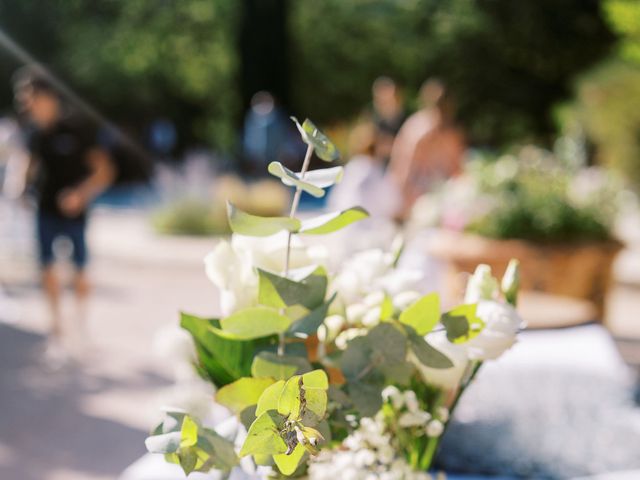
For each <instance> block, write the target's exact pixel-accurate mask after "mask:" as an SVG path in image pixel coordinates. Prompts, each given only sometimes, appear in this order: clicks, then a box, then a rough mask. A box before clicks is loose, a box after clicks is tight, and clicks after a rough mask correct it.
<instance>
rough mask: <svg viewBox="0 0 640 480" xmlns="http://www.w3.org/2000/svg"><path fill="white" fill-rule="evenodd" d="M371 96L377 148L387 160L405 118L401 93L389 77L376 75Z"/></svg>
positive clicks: (384, 159)
mask: <svg viewBox="0 0 640 480" xmlns="http://www.w3.org/2000/svg"><path fill="white" fill-rule="evenodd" d="M371 94H372V97H373V111H372V120H373V124H374V125H375V128H376V130H377V136H378V138H377V142H376V143H377V149H378V153H379V155H380V156H381V158H382V160H383V161H384V165H385V166H386V164H387V163H388V161H389V158H390V156H391V148H392V146H393V141H394V139H395V137H396V135H397V134H398V131H399V130H400V127H401V126H402V124H403V123H404V121H405V119H406V118H407V116H406V112H405V110H404V106H403V101H402V95H401V92H400V89H399V87H398V85H397V84H396V82H395V81H394V80H393V79H391V78H389V77H384V76H383V77H378V78H377V79H376V80H375V81H374V82H373V85H372V87H371Z"/></svg>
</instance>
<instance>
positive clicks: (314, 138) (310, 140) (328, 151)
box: [291, 117, 340, 162]
mask: <svg viewBox="0 0 640 480" xmlns="http://www.w3.org/2000/svg"><path fill="white" fill-rule="evenodd" d="M291 120H293V121H294V122H295V124H296V127H298V131H299V132H300V135H301V136H302V140H303V141H304V142H305V143H306V144H307V145H312V146H313V149H314V151H315V152H316V155H317V156H318V157H319V158H320V159H321V160H324V161H325V162H335V161H336V160H338V159H339V158H340V152H339V151H338V149H337V148H336V146H335V145H334V144H333V142H331V140H329V138H328V137H327V136H326V135H325V134H324V133H322V132H321V131H320V130H319V129H318V127H316V126H315V125H314V124H313V122H312V121H311V120H309V119H308V118H307V119H306V120H305V121H304V122H303V123H302V125H300V123H299V122H298V119H297V118H296V117H291Z"/></svg>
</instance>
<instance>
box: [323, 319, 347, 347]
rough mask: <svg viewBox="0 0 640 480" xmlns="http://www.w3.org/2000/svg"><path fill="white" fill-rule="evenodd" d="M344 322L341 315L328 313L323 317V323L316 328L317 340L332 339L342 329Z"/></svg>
mask: <svg viewBox="0 0 640 480" xmlns="http://www.w3.org/2000/svg"><path fill="white" fill-rule="evenodd" d="M346 323H347V322H346V320H345V318H344V317H343V316H342V315H329V316H328V317H326V318H325V319H324V323H323V324H322V325H321V326H320V328H319V329H318V340H320V341H321V342H331V341H333V339H334V338H336V337H337V336H338V334H339V333H340V332H341V331H342V329H343V328H344V326H345V325H346Z"/></svg>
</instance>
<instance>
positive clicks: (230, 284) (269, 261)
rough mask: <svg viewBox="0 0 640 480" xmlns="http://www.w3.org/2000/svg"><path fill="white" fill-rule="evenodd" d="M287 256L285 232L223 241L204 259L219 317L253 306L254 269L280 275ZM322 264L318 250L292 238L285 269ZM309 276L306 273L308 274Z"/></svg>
mask: <svg viewBox="0 0 640 480" xmlns="http://www.w3.org/2000/svg"><path fill="white" fill-rule="evenodd" d="M286 253H287V235H286V233H285V232H281V233H277V234H275V235H271V236H269V237H246V236H243V235H238V234H233V235H232V236H231V242H228V241H226V240H223V241H221V242H219V243H218V244H217V245H216V247H215V248H214V249H213V251H212V252H210V253H209V254H208V255H207V256H206V257H205V259H204V263H205V272H206V274H207V276H208V277H209V279H210V280H211V281H212V282H213V284H214V285H215V286H217V287H218V288H219V289H220V307H221V310H222V312H221V313H222V315H223V316H228V315H231V314H232V313H234V312H235V311H237V310H240V309H242V308H246V307H250V306H253V305H256V304H257V301H258V274H257V271H256V269H257V268H261V269H263V270H269V271H272V272H275V273H281V272H282V271H283V270H284V264H285V257H286ZM323 258H324V260H326V256H325V257H323V255H322V254H321V253H318V248H315V249H310V248H307V247H306V246H305V245H304V243H302V241H301V240H300V239H299V238H297V237H294V238H293V239H292V243H291V259H290V262H289V267H290V268H291V269H292V270H294V269H299V268H302V267H309V266H313V265H317V264H319V263H322V262H323V261H324V260H323ZM309 273H310V272H309Z"/></svg>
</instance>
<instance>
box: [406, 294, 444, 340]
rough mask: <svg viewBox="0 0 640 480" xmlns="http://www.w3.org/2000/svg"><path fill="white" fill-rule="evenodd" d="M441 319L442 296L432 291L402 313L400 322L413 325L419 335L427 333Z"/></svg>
mask: <svg viewBox="0 0 640 480" xmlns="http://www.w3.org/2000/svg"><path fill="white" fill-rule="evenodd" d="M439 321H440V297H439V296H438V294H437V293H430V294H428V295H425V296H424V297H422V298H420V299H418V300H416V301H415V302H414V303H413V304H411V305H410V306H409V307H407V308H406V309H405V311H403V312H402V313H401V314H400V323H404V324H405V325H409V326H410V327H412V328H413V329H414V330H415V331H416V333H417V334H418V335H426V334H427V333H429V332H430V331H431V330H433V328H434V327H435V326H436V325H437V324H438V322H439Z"/></svg>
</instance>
